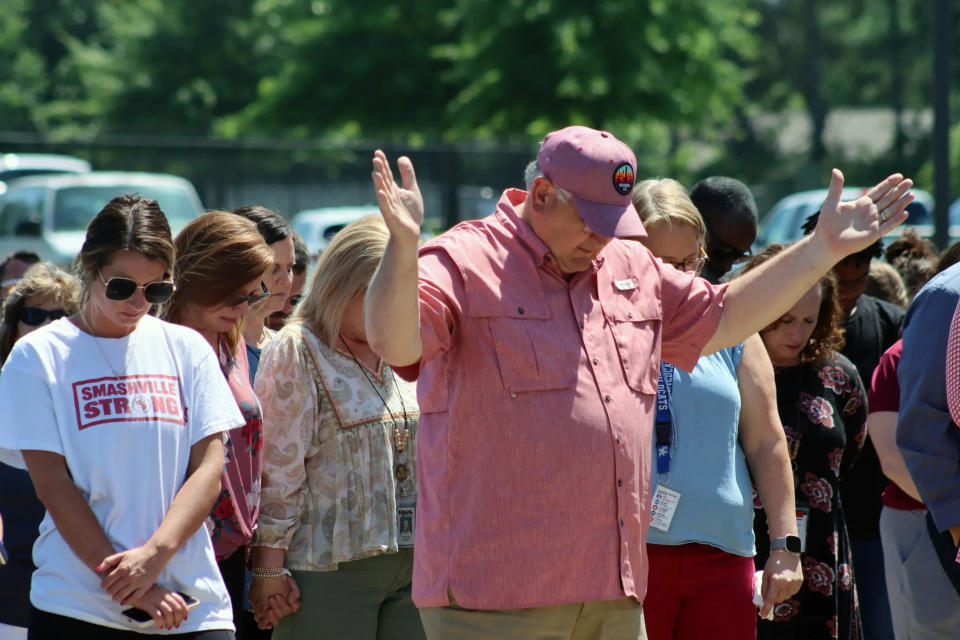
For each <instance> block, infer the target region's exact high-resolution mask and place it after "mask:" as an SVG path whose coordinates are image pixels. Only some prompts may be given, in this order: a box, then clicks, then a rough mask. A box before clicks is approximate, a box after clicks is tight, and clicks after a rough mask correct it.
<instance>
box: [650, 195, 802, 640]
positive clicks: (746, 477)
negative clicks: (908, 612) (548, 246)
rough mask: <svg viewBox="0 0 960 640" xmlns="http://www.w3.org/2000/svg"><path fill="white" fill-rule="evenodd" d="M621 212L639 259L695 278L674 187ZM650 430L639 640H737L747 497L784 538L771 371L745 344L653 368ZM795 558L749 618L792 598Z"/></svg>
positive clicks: (750, 539) (781, 557)
mask: <svg viewBox="0 0 960 640" xmlns="http://www.w3.org/2000/svg"><path fill="white" fill-rule="evenodd" d="M633 203H634V206H635V208H636V209H637V212H638V213H639V215H640V218H641V219H642V220H643V223H644V228H645V229H646V230H647V234H648V235H647V237H646V238H644V239H643V240H642V242H643V244H645V245H646V246H647V248H648V249H650V251H651V252H652V253H653V255H655V256H657V257H658V258H660V259H661V261H663V262H664V264H667V265H670V266H672V267H674V268H676V269H680V270H682V271H693V272H699V270H700V268H701V267H702V266H703V262H704V251H703V247H704V240H705V236H706V228H705V225H704V223H703V219H702V218H701V217H700V214H699V212H698V211H697V209H696V207H694V206H693V203H692V202H691V201H690V198H689V197H687V194H686V192H685V191H684V189H683V187H682V186H681V185H680V184H679V183H678V182H676V181H675V180H669V179H661V180H645V181H643V182H640V183H639V184H637V185H636V187H635V188H634V191H633ZM658 396H659V400H658V405H659V407H658V411H657V418H656V422H657V424H656V425H655V429H654V447H653V452H654V456H653V458H654V460H653V469H654V473H653V477H652V478H651V487H652V488H653V492H654V493H653V500H652V502H653V507H654V514H655V515H654V517H653V520H652V522H651V525H650V529H649V531H648V533H647V554H648V557H649V559H650V574H649V575H650V578H649V580H650V583H649V588H648V591H647V599H646V600H645V601H644V603H643V604H644V606H643V609H644V616H645V618H646V626H647V634H648V636H649V637H650V639H651V640H695V639H699V638H708V637H709V638H717V639H725V638H729V639H730V640H734V639H736V640H742V639H743V638H753V637H755V636H756V632H757V622H756V621H757V608H756V607H755V606H754V604H753V592H754V577H753V576H754V571H755V570H754V562H753V556H754V554H755V553H756V546H755V544H754V535H753V489H752V486H751V482H750V476H751V473H752V474H753V478H754V480H755V482H756V486H757V492H758V493H759V494H760V496H761V497H762V498H763V501H764V504H765V505H766V509H767V513H768V516H769V522H770V535H771V538H773V539H781V540H782V539H784V538H786V537H788V536H794V537H795V536H796V534H797V522H796V520H795V513H794V503H793V482H792V477H791V475H790V462H789V459H788V456H787V446H786V440H785V439H784V435H783V428H782V427H781V426H780V419H779V417H778V415H777V405H776V392H775V390H774V387H773V368H772V367H771V366H770V360H769V358H768V357H767V354H766V351H765V350H764V348H763V343H762V342H761V341H760V338H759V337H758V336H756V335H754V336H753V337H751V338H750V339H749V340H747V341H746V342H745V343H744V344H742V345H738V346H736V347H732V348H728V349H721V350H720V351H718V352H716V353H713V354H711V355H706V356H703V357H701V358H700V360H699V361H698V362H697V366H696V368H695V369H694V370H693V372H692V373H687V372H685V371H682V370H680V369H676V368H674V367H673V366H672V365H671V364H670V363H668V362H663V363H661V366H660V381H659V384H658ZM802 580H803V577H802V573H801V571H800V562H799V554H795V553H792V552H790V551H789V550H787V549H783V550H781V551H777V552H774V553H772V554H771V556H770V560H769V562H767V564H766V566H765V567H764V570H763V579H762V583H763V584H762V591H761V592H762V596H763V600H764V603H763V605H762V610H761V612H760V613H761V614H762V615H767V614H768V613H769V612H770V611H771V609H772V608H773V606H774V605H775V604H776V603H778V602H781V601H783V600H786V599H787V598H789V597H790V596H792V595H793V594H794V593H796V592H797V590H798V589H799V588H800V585H801V583H802Z"/></svg>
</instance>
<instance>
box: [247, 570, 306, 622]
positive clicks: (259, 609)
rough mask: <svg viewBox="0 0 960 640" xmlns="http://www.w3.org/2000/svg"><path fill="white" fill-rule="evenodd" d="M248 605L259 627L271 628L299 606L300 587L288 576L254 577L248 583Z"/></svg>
mask: <svg viewBox="0 0 960 640" xmlns="http://www.w3.org/2000/svg"><path fill="white" fill-rule="evenodd" d="M250 606H252V607H253V617H254V619H255V620H256V621H257V626H258V627H260V628H261V629H272V628H273V627H274V626H275V625H276V624H277V623H278V622H279V621H280V619H281V618H283V617H284V616H288V615H290V614H291V613H293V612H295V611H297V610H298V609H299V608H300V588H299V587H298V586H297V581H296V580H294V579H293V578H291V577H290V576H281V577H279V578H254V579H253V582H252V583H251V584H250Z"/></svg>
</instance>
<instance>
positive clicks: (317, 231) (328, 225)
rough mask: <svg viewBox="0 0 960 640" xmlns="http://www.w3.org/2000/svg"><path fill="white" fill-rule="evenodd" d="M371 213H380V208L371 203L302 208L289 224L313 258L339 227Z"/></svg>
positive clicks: (324, 246) (313, 258)
mask: <svg viewBox="0 0 960 640" xmlns="http://www.w3.org/2000/svg"><path fill="white" fill-rule="evenodd" d="M372 214H377V215H380V209H378V208H377V206H376V205H372V204H368V205H362V206H357V207H320V208H317V209H304V210H303V211H300V212H299V213H297V214H296V215H294V216H293V218H292V219H291V220H290V226H291V227H293V230H294V231H296V232H297V233H299V234H300V237H302V238H303V241H304V242H305V243H306V245H307V251H309V252H310V257H311V259H312V260H315V259H316V258H317V256H319V255H320V253H321V252H322V251H323V250H324V249H325V248H326V247H327V245H328V244H330V239H331V238H333V236H335V235H337V232H338V231H340V229H343V228H344V227H345V226H347V225H348V224H350V223H351V222H353V221H354V220H359V219H360V218H362V217H364V216H369V215H372Z"/></svg>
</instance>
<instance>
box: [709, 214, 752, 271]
mask: <svg viewBox="0 0 960 640" xmlns="http://www.w3.org/2000/svg"><path fill="white" fill-rule="evenodd" d="M703 222H704V226H706V228H707V246H708V247H710V251H709V254H710V255H711V256H713V259H714V261H716V262H724V263H725V262H729V263H731V264H739V263H741V262H744V261H746V260H748V259H749V258H751V257H752V256H753V248H752V247H751V248H749V249H747V250H746V251H741V250H740V249H737V248H736V247H734V246H732V245H729V244H727V243H726V242H720V241H719V240H717V239H716V235H715V234H714V233H713V229H712V228H711V227H710V223H709V222H708V221H707V220H706V219H704V221H703Z"/></svg>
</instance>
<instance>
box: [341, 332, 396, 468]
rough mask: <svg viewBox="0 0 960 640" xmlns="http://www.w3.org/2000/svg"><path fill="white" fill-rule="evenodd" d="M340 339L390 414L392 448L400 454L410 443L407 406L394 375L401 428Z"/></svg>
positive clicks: (361, 366) (350, 350) (344, 341)
mask: <svg viewBox="0 0 960 640" xmlns="http://www.w3.org/2000/svg"><path fill="white" fill-rule="evenodd" d="M339 337H340V342H342V343H343V346H345V347H346V348H347V352H348V353H349V354H350V357H351V358H353V361H354V362H355V363H356V364H357V366H358V367H360V373H362V374H363V377H364V378H366V379H367V382H369V383H370V386H371V387H373V391H374V393H376V394H377V396H378V397H379V398H380V402H382V403H383V408H384V409H386V410H387V413H389V414H390V423H391V424H392V425H393V447H394V450H395V451H396V452H397V453H401V452H402V451H403V450H404V449H406V448H407V444H408V443H409V442H410V426H409V418H408V417H407V406H406V405H405V404H404V402H403V395H402V394H401V393H400V385H399V384H398V383H397V377H396V374H394V373H393V371H391V372H390V375H391V377H392V378H393V386H394V388H396V390H397V398H398V399H399V400H400V408H401V410H402V411H403V428H401V427H399V426H398V425H397V418H396V416H394V415H393V411H391V410H390V405H388V404H387V400H386V398H384V397H383V394H382V393H380V390H379V389H377V385H375V384H374V383H373V379H372V378H371V377H370V375H369V374H368V373H367V369H366V367H364V366H363V365H362V364H360V360H359V359H358V358H357V356H356V355H355V354H354V353H353V349H351V348H350V345H349V344H347V341H346V340H344V339H343V336H339Z"/></svg>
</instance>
